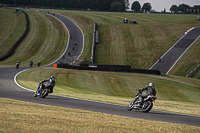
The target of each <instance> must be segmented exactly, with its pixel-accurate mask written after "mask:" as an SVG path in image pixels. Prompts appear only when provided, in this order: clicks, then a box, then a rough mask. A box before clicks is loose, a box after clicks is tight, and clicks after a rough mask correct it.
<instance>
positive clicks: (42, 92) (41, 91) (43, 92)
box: [34, 83, 50, 98]
mask: <svg viewBox="0 0 200 133" xmlns="http://www.w3.org/2000/svg"><path fill="white" fill-rule="evenodd" d="M46 86H47V84H46V83H41V84H39V86H38V90H37V91H36V92H35V94H34V97H37V96H40V97H41V98H45V97H46V96H48V94H49V92H50V91H49V88H48V87H46Z"/></svg>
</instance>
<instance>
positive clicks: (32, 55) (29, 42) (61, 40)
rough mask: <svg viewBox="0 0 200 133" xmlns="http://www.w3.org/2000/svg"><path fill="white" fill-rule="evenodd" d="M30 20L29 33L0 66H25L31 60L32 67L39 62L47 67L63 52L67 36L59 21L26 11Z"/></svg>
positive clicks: (42, 14)
mask: <svg viewBox="0 0 200 133" xmlns="http://www.w3.org/2000/svg"><path fill="white" fill-rule="evenodd" d="M27 14H28V16H29V19H30V32H29V33H28V34H27V36H26V38H25V39H24V40H23V42H22V43H21V44H20V45H19V47H18V48H17V49H16V51H15V53H14V54H13V55H12V56H11V57H10V58H8V59H7V60H4V61H2V62H0V65H2V66H5V65H14V64H15V63H16V61H20V62H21V65H23V66H27V65H29V62H30V61H31V60H32V61H33V62H34V65H36V64H37V62H39V61H40V62H41V64H42V65H47V64H49V63H51V62H53V61H55V60H56V59H57V58H59V57H60V56H61V54H62V53H63V52H64V51H65V49H66V46H67V42H68V40H67V39H68V35H67V30H66V28H65V27H64V26H63V25H62V23H61V22H60V21H58V20H57V19H55V18H53V17H52V16H49V15H46V14H44V13H40V12H35V11H27Z"/></svg>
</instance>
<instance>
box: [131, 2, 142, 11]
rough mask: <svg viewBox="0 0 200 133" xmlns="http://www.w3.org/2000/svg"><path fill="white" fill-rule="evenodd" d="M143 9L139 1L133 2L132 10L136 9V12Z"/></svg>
mask: <svg viewBox="0 0 200 133" xmlns="http://www.w3.org/2000/svg"><path fill="white" fill-rule="evenodd" d="M140 9H141V5H140V3H139V2H138V1H135V2H133V4H132V6H131V10H133V11H135V12H139V11H140Z"/></svg>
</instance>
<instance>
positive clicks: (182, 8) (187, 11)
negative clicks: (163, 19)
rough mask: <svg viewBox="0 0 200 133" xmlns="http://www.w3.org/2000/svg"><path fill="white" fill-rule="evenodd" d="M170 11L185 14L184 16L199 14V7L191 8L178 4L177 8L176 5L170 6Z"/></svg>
mask: <svg viewBox="0 0 200 133" xmlns="http://www.w3.org/2000/svg"><path fill="white" fill-rule="evenodd" d="M170 11H171V12H172V13H178V12H180V13H185V14H191V13H192V14H199V12H200V5H195V6H193V7H191V6H189V5H187V4H180V5H179V6H177V5H172V6H171V8H170Z"/></svg>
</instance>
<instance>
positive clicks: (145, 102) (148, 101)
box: [127, 93, 156, 113]
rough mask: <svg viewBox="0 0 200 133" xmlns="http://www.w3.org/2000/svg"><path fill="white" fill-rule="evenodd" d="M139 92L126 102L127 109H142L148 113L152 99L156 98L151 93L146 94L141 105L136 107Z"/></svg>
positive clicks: (139, 97)
mask: <svg viewBox="0 0 200 133" xmlns="http://www.w3.org/2000/svg"><path fill="white" fill-rule="evenodd" d="M140 94H141V93H138V94H136V97H135V99H134V100H133V101H131V102H130V103H129V104H128V106H127V110H128V111H131V110H132V109H136V110H142V112H144V113H148V112H149V111H150V110H151V109H152V107H153V101H155V100H156V97H155V96H153V95H148V96H147V97H146V98H144V100H143V102H142V104H141V106H140V107H138V104H139V102H140V101H141V98H142V97H141V96H140Z"/></svg>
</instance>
